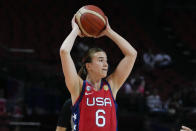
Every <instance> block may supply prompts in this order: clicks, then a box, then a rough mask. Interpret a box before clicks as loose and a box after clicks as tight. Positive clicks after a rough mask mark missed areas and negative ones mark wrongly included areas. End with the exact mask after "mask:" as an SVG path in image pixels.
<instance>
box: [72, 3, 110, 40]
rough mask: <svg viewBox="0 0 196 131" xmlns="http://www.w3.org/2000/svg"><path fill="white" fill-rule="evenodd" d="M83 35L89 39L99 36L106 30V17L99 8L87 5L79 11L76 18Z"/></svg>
mask: <svg viewBox="0 0 196 131" xmlns="http://www.w3.org/2000/svg"><path fill="white" fill-rule="evenodd" d="M75 20H76V23H77V24H78V26H79V28H80V30H81V32H82V34H83V35H84V36H88V37H94V36H99V35H100V34H101V32H102V31H103V30H104V29H105V28H106V23H107V20H106V16H105V14H104V12H103V11H102V10H101V9H100V8H99V7H97V6H94V5H86V6H83V7H82V8H80V9H79V10H78V12H77V13H76V16H75Z"/></svg>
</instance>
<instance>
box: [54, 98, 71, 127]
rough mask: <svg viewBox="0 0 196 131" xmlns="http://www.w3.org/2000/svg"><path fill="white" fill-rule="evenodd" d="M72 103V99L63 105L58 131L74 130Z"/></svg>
mask: <svg viewBox="0 0 196 131" xmlns="http://www.w3.org/2000/svg"><path fill="white" fill-rule="evenodd" d="M71 107H72V102H71V99H68V100H66V101H65V103H64V104H63V107H62V109H61V112H60V114H59V118H58V123H57V127H56V131H71V130H72V126H71V125H73V124H72V122H71V121H72V117H71V116H72V115H71V114H72V113H71V112H72V111H71Z"/></svg>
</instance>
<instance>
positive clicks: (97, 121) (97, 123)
mask: <svg viewBox="0 0 196 131" xmlns="http://www.w3.org/2000/svg"><path fill="white" fill-rule="evenodd" d="M100 113H103V114H104V115H105V111H104V110H101V109H99V110H97V111H96V125H97V126H98V127H104V126H105V117H104V116H102V115H100ZM100 119H102V122H100V123H99V120H100Z"/></svg>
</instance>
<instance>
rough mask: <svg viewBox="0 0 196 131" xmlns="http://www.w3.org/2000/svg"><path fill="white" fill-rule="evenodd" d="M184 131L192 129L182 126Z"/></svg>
mask: <svg viewBox="0 0 196 131" xmlns="http://www.w3.org/2000/svg"><path fill="white" fill-rule="evenodd" d="M182 128H183V129H185V130H187V131H191V129H190V128H188V127H186V126H182Z"/></svg>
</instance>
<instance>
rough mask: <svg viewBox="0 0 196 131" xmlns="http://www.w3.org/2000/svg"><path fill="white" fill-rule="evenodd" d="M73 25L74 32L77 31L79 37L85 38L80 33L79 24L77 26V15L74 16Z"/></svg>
mask: <svg viewBox="0 0 196 131" xmlns="http://www.w3.org/2000/svg"><path fill="white" fill-rule="evenodd" d="M71 25H72V30H76V31H77V34H78V36H80V37H84V36H83V35H82V32H81V31H80V28H79V26H78V24H76V21H75V15H74V16H73V18H72V21H71Z"/></svg>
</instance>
